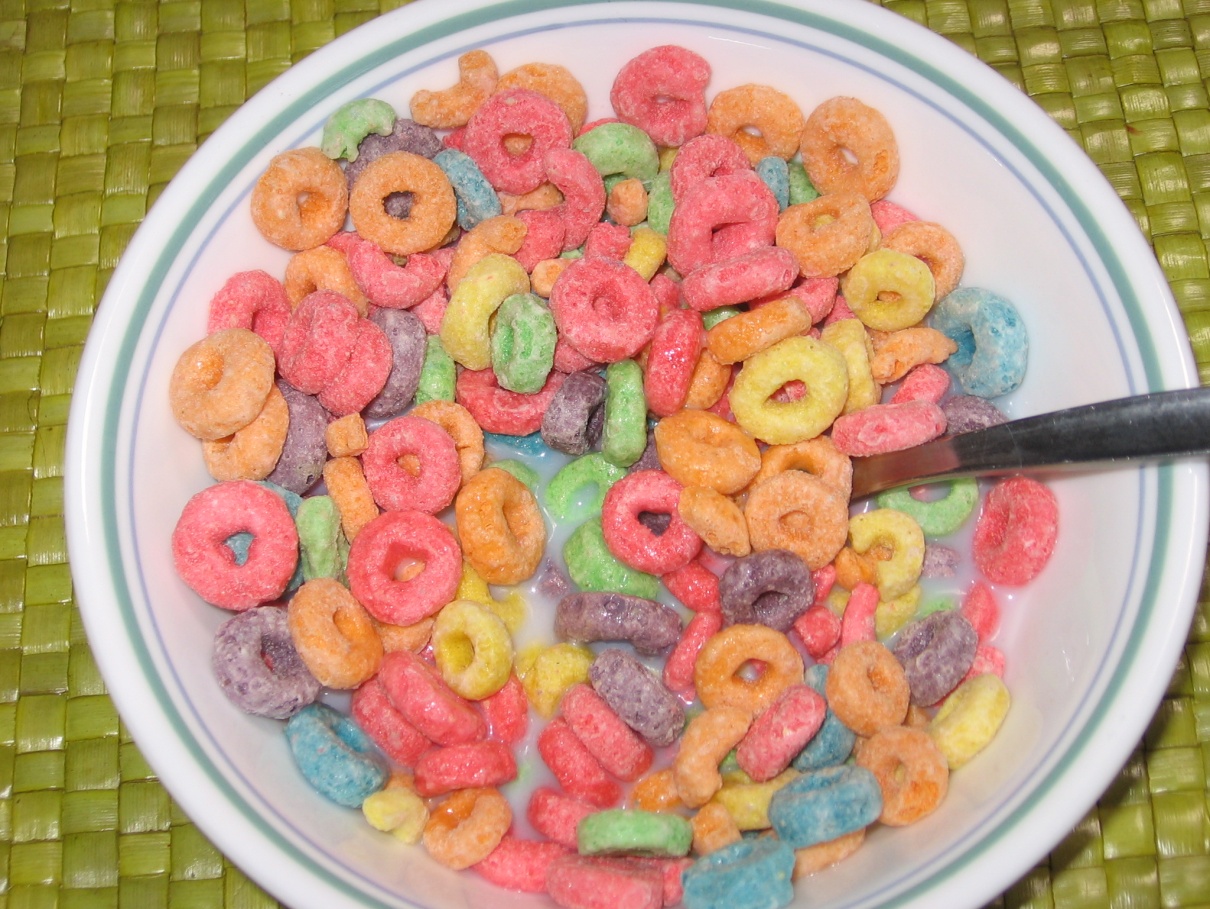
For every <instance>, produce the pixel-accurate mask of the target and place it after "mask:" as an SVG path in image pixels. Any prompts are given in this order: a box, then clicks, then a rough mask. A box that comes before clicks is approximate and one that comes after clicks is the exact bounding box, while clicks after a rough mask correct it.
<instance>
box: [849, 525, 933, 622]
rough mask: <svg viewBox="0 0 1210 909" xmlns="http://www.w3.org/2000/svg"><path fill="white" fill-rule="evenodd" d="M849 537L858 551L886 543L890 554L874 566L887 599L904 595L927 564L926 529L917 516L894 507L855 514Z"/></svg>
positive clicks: (880, 586)
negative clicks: (921, 526) (925, 562)
mask: <svg viewBox="0 0 1210 909" xmlns="http://www.w3.org/2000/svg"><path fill="white" fill-rule="evenodd" d="M849 541H850V542H851V543H852V546H853V549H854V550H856V551H857V552H858V553H866V552H869V551H870V550H871V549H873V548H874V547H876V546H877V547H887V548H889V549H890V550H891V556H890V558H887V559H879V560H878V562H877V565H876V566H875V572H876V573H877V576H878V582H877V583H878V592H879V594H880V595H881V596H882V598H883V599H884V600H891V599H894V598H895V597H899V596H903V594H905V593H907V592H908V591H909V590H910V589H911V588H912V585H914V584H915V583H916V582H917V581H918V580H920V570H921V568H922V567H923V566H924V531H923V530H921V529H920V525H919V524H918V523H916V519H915V518H913V517H911V515H908V514H905V513H904V512H902V511H896V510H895V509H893V508H878V509H875V510H874V511H867V512H865V513H864V514H859V515H854V516H853V518H852V520H850V521H849Z"/></svg>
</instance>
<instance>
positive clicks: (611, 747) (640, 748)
mask: <svg viewBox="0 0 1210 909" xmlns="http://www.w3.org/2000/svg"><path fill="white" fill-rule="evenodd" d="M559 710H560V712H561V713H562V715H563V719H565V720H566V721H567V725H569V726H570V727H571V731H572V732H574V733H575V734H576V738H578V739H579V740H580V741H581V742H583V743H584V747H585V748H587V749H588V750H589V752H591V754H592V756H593V757H595V758H596V759H597V761H598V762H599V763H600V765H601V766H602V767H603V768H604V769H605V770H606V772H608V773H611V774H613V775H614V776H616V777H617V778H618V779H620V780H624V781H626V782H634V781H635V780H637V779H638V778H639V777H640V776H642V775H643V774H644V773H646V772H647V769H648V768H649V767H650V766H651V762H652V760H653V759H654V757H655V753H654V752H653V751H652V750H651V746H650V745H648V744H647V742H646V741H644V740H643V738H642V736H640V735H639V734H638V733H637V732H635V731H634V730H633V729H631V728H630V727H629V726H627V725H626V723H625V722H623V720H622V718H621V717H619V716H618V715H617V713H615V712H614V709H613V708H612V707H610V706H609V704H608V703H607V702H606V701H605V699H604V698H603V697H601V696H600V695H599V694H597V693H596V692H595V691H594V690H593V689H592V686H590V685H588V684H585V683H583V682H580V683H578V684H575V685H572V686H571V688H569V689H567V691H566V692H564V694H563V699H562V700H561V701H560V702H559Z"/></svg>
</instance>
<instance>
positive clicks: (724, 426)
mask: <svg viewBox="0 0 1210 909" xmlns="http://www.w3.org/2000/svg"><path fill="white" fill-rule="evenodd" d="M655 450H656V453H657V454H658V455H659V459H660V465H661V466H662V467H663V468H664V470H665V471H666V472H667V473H668V475H669V476H671V477H672V478H673V479H674V480H676V481H677V482H678V483H680V484H681V485H682V486H707V487H709V488H710V489H714V490H716V491H717V492H720V493H722V494H723V495H732V494H733V493H737V492H739V491H740V490H741V489H743V488H744V487H745V486H747V485H748V484H749V483H750V482H751V481H752V478H753V477H754V476H756V472H757V471H758V470H760V449H759V448H757V446H756V442H754V441H753V440H752V438H751V437H750V436H749V435H747V434H746V433H745V432H744V431H743V430H742V429H740V428H739V427H738V426H736V425H735V424H734V423H732V422H730V421H729V420H725V419H723V418H722V417H720V416H719V415H718V414H716V413H712V412H710V411H708V410H681V411H678V412H677V413H674V414H670V415H669V416H666V417H664V419H662V420H660V421H659V422H658V423H657V424H656V426H655Z"/></svg>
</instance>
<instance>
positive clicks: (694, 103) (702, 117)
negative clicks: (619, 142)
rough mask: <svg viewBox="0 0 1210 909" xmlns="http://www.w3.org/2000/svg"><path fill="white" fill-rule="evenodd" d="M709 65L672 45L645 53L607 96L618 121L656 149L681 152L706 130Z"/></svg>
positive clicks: (626, 66)
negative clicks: (663, 147)
mask: <svg viewBox="0 0 1210 909" xmlns="http://www.w3.org/2000/svg"><path fill="white" fill-rule="evenodd" d="M709 81H710V64H709V63H707V62H706V60H705V59H704V58H703V57H701V56H700V55H698V54H695V53H694V52H693V51H691V50H688V49H687V48H684V47H680V46H678V45H675V44H665V45H662V46H660V47H653V48H650V49H649V50H645V51H643V52H642V53H641V54H639V55H638V56H637V57H635V58H634V59H632V60H630V61H628V62H627V63H626V64H624V65H623V66H622V68H621V69H620V70H619V71H618V74H617V76H616V77H614V80H613V87H612V88H611V89H610V92H609V100H610V103H611V104H613V109H614V110H615V111H617V114H618V118H619V119H620V120H622V121H623V122H624V123H629V124H630V125H631V126H637V127H638V128H639V129H641V130H643V132H645V133H647V135H649V136H651V140H652V141H653V142H655V144H656V145H666V146H671V147H679V146H681V145H684V144H685V142H686V140H688V139H692V138H693V137H694V136H697V135H700V134H701V133H703V132H705V130H706V84H707V83H708V82H709Z"/></svg>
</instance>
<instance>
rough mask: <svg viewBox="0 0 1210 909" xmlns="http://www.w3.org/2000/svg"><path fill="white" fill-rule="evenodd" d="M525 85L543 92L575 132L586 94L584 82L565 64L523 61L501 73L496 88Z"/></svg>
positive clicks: (580, 122)
mask: <svg viewBox="0 0 1210 909" xmlns="http://www.w3.org/2000/svg"><path fill="white" fill-rule="evenodd" d="M510 88H528V89H531V90H532V91H536V92H537V93H538V94H539V95H544V96H546V97H547V98H549V99H550V100H551V101H553V102H555V104H557V105H559V108H560V109H561V110H562V111H563V113H565V114H566V115H567V120H568V122H569V123H570V124H571V131H572V133H573V134H574V133H577V132H579V130H580V127H582V126H583V125H584V118H585V117H586V116H587V115H588V96H587V95H586V94H585V93H584V86H583V85H581V84H580V80H579V79H577V78H576V77H575V76H574V75H573V74H572V72H571V70H569V69H567V67H565V66H560V65H559V64H557V63H523V64H522V65H521V66H518V67H517V68H516V69H510V70H509V71H508V72H506V73H503V74H501V76H500V79H499V81H498V82H496V91H498V92H502V91H505V90H507V89H510Z"/></svg>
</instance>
